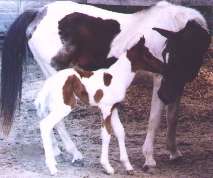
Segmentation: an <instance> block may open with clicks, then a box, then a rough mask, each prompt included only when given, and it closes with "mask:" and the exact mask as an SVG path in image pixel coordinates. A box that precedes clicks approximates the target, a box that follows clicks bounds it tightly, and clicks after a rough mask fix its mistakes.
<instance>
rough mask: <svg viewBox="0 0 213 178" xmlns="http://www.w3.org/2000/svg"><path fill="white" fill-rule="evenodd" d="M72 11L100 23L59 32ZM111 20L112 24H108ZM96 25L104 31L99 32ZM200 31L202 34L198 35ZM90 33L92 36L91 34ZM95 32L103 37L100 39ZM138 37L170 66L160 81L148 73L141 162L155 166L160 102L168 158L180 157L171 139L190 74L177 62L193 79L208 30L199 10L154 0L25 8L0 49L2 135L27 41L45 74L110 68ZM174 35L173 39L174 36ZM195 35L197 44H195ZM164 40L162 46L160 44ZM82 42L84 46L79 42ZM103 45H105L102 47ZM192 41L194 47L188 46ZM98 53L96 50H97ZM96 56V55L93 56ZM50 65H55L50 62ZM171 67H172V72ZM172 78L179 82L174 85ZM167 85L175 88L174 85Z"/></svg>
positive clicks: (15, 100) (8, 120)
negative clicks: (122, 8)
mask: <svg viewBox="0 0 213 178" xmlns="http://www.w3.org/2000/svg"><path fill="white" fill-rule="evenodd" d="M76 13H77V14H79V15H80V14H81V15H82V14H85V15H86V16H89V17H94V18H95V19H96V20H95V21H99V22H100V20H101V19H102V20H103V21H104V22H103V21H102V22H101V24H100V23H97V24H96V23H95V22H91V20H89V19H91V18H89V19H88V18H85V17H83V18H85V19H84V20H83V22H84V23H83V24H78V23H76V22H75V23H69V24H68V25H71V27H72V29H73V31H69V30H68V31H66V30H63V29H64V28H65V27H66V25H65V26H64V25H63V23H62V22H64V21H66V20H67V19H68V22H69V20H70V19H71V21H72V19H74V21H75V19H76V18H79V15H76ZM67 15H71V16H73V18H66V17H67ZM97 19H98V20H97ZM79 20H80V19H79ZM85 20H86V22H85ZM93 20H94V19H93ZM93 20H92V21H93ZM59 21H60V22H61V25H60V23H59V28H62V29H60V30H59V28H58V22H59ZM80 21H81V20H80ZM87 22H89V23H87ZM189 22H190V23H189ZM90 23H93V24H95V26H93V25H92V26H90V25H89V24H90ZM110 23H112V24H111V25H107V24H110ZM72 24H74V25H72ZM85 24H86V25H85ZM187 24H188V26H187ZM82 25H83V26H82ZM97 26H98V28H97ZM112 26H114V27H113V29H112V32H111V34H107V35H109V36H110V37H109V38H110V39H111V40H113V38H114V36H115V35H116V34H117V36H116V37H115V38H114V40H113V41H112V44H111V46H110V42H111V41H110V40H108V39H109V38H108V39H105V38H104V36H105V34H104V32H105V31H104V30H103V29H104V28H109V29H111V28H112ZM193 26H194V27H193ZM79 27H80V28H79ZM81 27H82V28H81ZM93 27H95V28H93ZM153 27H158V28H161V29H156V30H157V31H158V32H160V33H161V34H162V35H163V36H166V38H165V37H163V36H162V35H160V34H159V33H158V32H156V30H152V28H153ZM162 28H163V29H167V31H166V30H162ZM100 29H101V32H103V35H101V33H100V31H98V30H100ZM182 29H185V30H183V33H175V32H172V31H176V32H178V31H179V32H181V30H182ZM67 32H68V33H67ZM78 32H80V33H78ZM76 33H77V35H79V37H80V38H81V37H88V38H86V39H87V41H83V40H78V39H77V41H76V40H74V41H72V38H73V39H75V37H73V36H72V35H73V34H76ZM67 34H68V35H67ZM96 34H97V37H98V38H97V37H96ZM178 34H179V35H178ZM200 34H202V35H201V36H200ZM70 35H71V36H70ZM88 35H89V36H88ZM91 36H92V38H90V37H91ZM100 36H101V37H103V38H100ZM138 36H141V37H142V36H145V39H146V42H145V46H146V47H148V48H149V51H150V53H152V55H153V56H155V57H156V58H158V59H160V60H161V61H163V56H164V58H165V60H168V59H171V60H169V61H170V62H169V65H168V66H170V67H168V69H167V70H166V71H167V72H165V73H166V75H163V80H162V84H161V79H162V76H161V75H156V74H153V79H154V80H153V81H154V88H153V95H152V104H151V112H150V117H149V126H148V133H147V137H146V140H145V143H144V146H143V153H144V156H145V158H146V161H145V166H155V165H156V163H155V160H154V158H153V143H154V136H155V133H156V129H157V128H158V125H159V122H160V115H161V112H162V109H163V108H164V106H165V105H164V103H163V102H165V103H166V104H167V103H169V105H168V117H167V120H168V135H167V145H168V149H169V151H170V157H171V158H172V159H173V158H176V157H177V156H179V155H180V154H179V151H178V149H177V147H176V140H175V138H176V137H175V132H176V122H177V117H176V116H177V113H178V111H177V110H178V105H179V99H180V96H181V93H182V90H183V86H184V85H185V82H187V81H189V80H186V79H185V78H186V76H187V75H189V74H187V75H185V74H184V75H183V76H182V75H181V76H182V77H178V76H179V74H182V71H181V70H182V68H181V66H183V63H184V61H185V62H187V64H188V65H186V66H187V70H186V72H187V73H190V72H191V77H187V78H191V79H193V78H194V76H195V75H196V74H197V71H198V70H199V68H200V64H201V63H202V62H201V61H202V56H203V54H204V51H205V50H206V48H207V46H208V43H209V39H207V38H209V34H208V30H207V25H206V22H205V19H204V18H203V16H202V15H201V14H200V13H199V12H197V11H196V10H193V9H191V8H186V7H183V6H176V5H172V4H170V3H167V2H164V1H163V2H159V3H157V4H156V5H155V6H153V7H152V8H150V9H147V10H144V11H140V12H137V13H133V14H121V13H115V12H111V11H107V10H103V9H99V8H97V7H93V6H90V5H82V4H77V3H73V2H68V1H66V2H65V1H64V2H63V1H60V2H53V3H51V4H48V5H47V6H45V7H43V8H42V9H39V10H37V11H26V12H24V13H23V14H21V15H20V16H19V17H18V18H17V19H16V21H15V22H14V23H13V24H12V26H11V27H10V29H9V31H8V33H7V35H6V38H5V42H4V46H3V51H2V73H1V87H2V88H1V111H2V116H3V117H2V118H3V120H2V129H3V131H4V133H5V134H8V133H9V130H10V127H11V124H12V121H13V117H14V112H15V109H16V105H17V104H18V103H19V102H20V98H21V84H22V66H23V58H24V54H25V53H24V52H25V49H26V44H27V43H28V45H29V48H30V50H31V52H32V54H33V56H34V58H35V60H36V61H37V62H38V64H39V66H40V67H41V69H42V71H43V73H44V74H45V76H46V77H49V76H51V75H52V74H54V73H55V72H56V70H55V69H54V67H55V66H58V67H59V69H60V68H66V67H70V65H71V63H74V64H75V65H78V66H80V67H82V68H84V69H90V70H93V69H98V68H105V67H109V66H110V65H111V64H113V63H114V62H115V58H114V57H119V56H120V55H121V54H122V53H123V52H124V51H126V50H127V49H130V48H131V47H132V46H133V45H134V44H135V42H136V40H137V39H138ZM174 36H178V37H177V38H175V37H174ZM67 37H68V39H67ZM167 38H168V39H167ZM98 39H99V40H98ZM200 39H201V42H202V43H200ZM103 40H104V42H103ZM166 41H167V47H166V48H165V42H166ZM85 42H86V44H87V45H83V44H85ZM87 42H88V43H87ZM82 43H83V44H82ZM88 44H89V45H88ZM102 44H104V45H103V46H102ZM185 44H186V45H185ZM93 45H94V46H96V47H97V50H95V49H96V48H93ZM192 45H194V46H195V47H191V46H192ZM171 46H172V47H171ZM181 47H184V48H181ZM200 47H202V49H203V50H196V53H195V51H194V49H197V48H200ZM100 49H101V50H100ZM164 49H165V50H164ZM109 50H110V53H109V55H108V56H109V57H111V58H108V59H107V58H106V56H107V54H108V52H109ZM76 51H77V52H76ZM99 51H101V54H100V53H99ZM72 54H75V55H73V56H75V58H73V57H72ZM162 54H163V55H162ZM181 54H182V55H181ZM194 54H196V60H195V64H196V66H194V61H193V59H194V58H193V57H194V56H193V55H194ZM58 56H60V58H58ZM97 56H98V57H100V56H101V57H100V58H97ZM113 56H114V57H113ZM60 59H62V61H61V60H60ZM196 61H197V62H196ZM51 63H52V65H53V66H54V67H52V66H51ZM176 65H178V66H179V67H178V68H177V69H176V68H175V66H176ZM191 65H192V67H191ZM146 67H147V66H146ZM148 67H149V66H148ZM172 68H173V69H174V68H175V69H176V70H172ZM195 69H196V70H195ZM192 76H193V77H192ZM173 79H175V80H173ZM176 82H177V83H178V85H177V84H176V85H173V84H174V83H176ZM172 86H178V87H177V88H178V89H176V88H173V87H172ZM158 91H159V92H158ZM168 93H169V94H168ZM158 94H159V95H158ZM159 97H160V98H161V99H162V101H163V102H162V101H161V100H160V98H159Z"/></svg>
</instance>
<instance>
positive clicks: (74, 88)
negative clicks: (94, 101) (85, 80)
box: [63, 75, 89, 107]
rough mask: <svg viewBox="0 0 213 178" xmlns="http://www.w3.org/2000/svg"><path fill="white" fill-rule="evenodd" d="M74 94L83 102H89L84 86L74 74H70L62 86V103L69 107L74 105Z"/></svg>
mask: <svg viewBox="0 0 213 178" xmlns="http://www.w3.org/2000/svg"><path fill="white" fill-rule="evenodd" d="M75 96H77V97H78V98H79V99H80V100H81V101H82V102H84V103H85V104H89V96H88V93H87V91H86V88H85V86H84V85H83V84H82V83H81V81H80V79H79V78H78V77H77V76H76V75H71V76H69V77H68V78H67V80H66V82H65V84H64V86H63V98H64V103H65V104H67V105H70V106H71V107H73V106H75V105H76V99H75Z"/></svg>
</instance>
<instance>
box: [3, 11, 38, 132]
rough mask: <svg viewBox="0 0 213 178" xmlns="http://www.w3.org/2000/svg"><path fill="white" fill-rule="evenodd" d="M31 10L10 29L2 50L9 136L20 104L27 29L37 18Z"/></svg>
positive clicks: (4, 117) (5, 120) (5, 115)
mask: <svg viewBox="0 0 213 178" xmlns="http://www.w3.org/2000/svg"><path fill="white" fill-rule="evenodd" d="M36 14H37V12H36V11H33V10H30V11H26V12H24V13H22V14H21V15H20V16H19V17H18V18H17V19H16V20H15V21H14V23H13V24H12V25H11V27H10V28H9V30H8V32H7V34H6V37H5V40H4V44H3V49H2V64H1V65H2V66H1V118H2V120H1V121H2V122H1V124H2V128H1V129H2V131H3V133H4V134H5V135H8V134H9V132H10V129H11V125H12V122H13V117H14V113H15V110H16V106H17V104H18V103H20V99H21V89H22V69H23V62H24V58H25V57H26V56H25V54H26V47H27V37H26V29H27V27H28V25H29V24H30V23H31V22H32V21H33V19H34V18H35V17H36Z"/></svg>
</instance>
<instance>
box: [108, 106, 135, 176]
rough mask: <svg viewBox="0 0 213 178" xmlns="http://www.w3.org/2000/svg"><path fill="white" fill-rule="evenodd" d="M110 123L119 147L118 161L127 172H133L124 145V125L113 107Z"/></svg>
mask: <svg viewBox="0 0 213 178" xmlns="http://www.w3.org/2000/svg"><path fill="white" fill-rule="evenodd" d="M111 124H112V128H113V131H114V133H115V136H116V137H117V139H118V144H119V149H120V161H121V162H122V163H123V165H124V167H125V168H126V170H127V173H128V174H133V167H132V165H131V163H130V162H129V157H128V154H127V150H126V146H125V131H124V127H123V125H122V123H121V121H120V119H119V115H118V110H117V109H116V108H115V109H114V110H113V111H112V116H111Z"/></svg>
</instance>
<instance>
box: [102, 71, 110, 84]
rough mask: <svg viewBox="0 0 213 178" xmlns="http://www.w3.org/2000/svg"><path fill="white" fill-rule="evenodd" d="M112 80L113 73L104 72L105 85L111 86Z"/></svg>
mask: <svg viewBox="0 0 213 178" xmlns="http://www.w3.org/2000/svg"><path fill="white" fill-rule="evenodd" d="M111 80H112V75H111V74H109V73H105V72H104V85H106V86H109V85H110V83H111Z"/></svg>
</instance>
